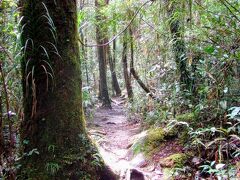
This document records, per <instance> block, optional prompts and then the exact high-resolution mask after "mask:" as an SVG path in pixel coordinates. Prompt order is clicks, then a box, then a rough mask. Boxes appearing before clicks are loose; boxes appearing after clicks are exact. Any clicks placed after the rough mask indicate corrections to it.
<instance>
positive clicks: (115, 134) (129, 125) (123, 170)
mask: <svg viewBox="0 0 240 180" xmlns="http://www.w3.org/2000/svg"><path fill="white" fill-rule="evenodd" d="M94 111H95V112H92V114H93V117H92V120H90V122H89V121H88V122H89V123H88V129H89V133H90V135H91V137H92V138H93V139H94V140H95V141H96V142H97V145H98V148H99V151H100V154H101V155H102V157H103V159H104V161H105V163H106V164H107V165H108V166H109V167H110V168H111V169H112V170H113V171H114V172H116V173H117V174H119V175H120V179H122V180H124V179H126V180H128V179H137V180H141V179H142V178H143V177H142V176H143V175H144V178H145V179H151V180H159V179H165V178H163V173H162V170H161V167H160V166H159V165H158V160H159V159H161V158H162V157H166V156H168V155H169V153H174V152H176V151H179V150H180V149H179V147H178V146H177V145H176V146H175V144H174V143H175V142H169V143H168V144H166V146H164V148H162V149H161V150H160V152H156V153H155V154H154V155H153V157H148V158H146V157H145V156H144V155H143V153H138V154H136V153H134V150H133V148H132V146H133V144H134V141H136V139H139V137H142V136H144V135H145V134H146V131H142V128H141V123H140V122H139V121H138V120H131V121H130V120H128V118H127V115H126V109H125V107H124V101H123V100H121V99H120V98H117V99H116V98H115V99H114V100H113V103H112V109H104V108H101V107H97V108H96V109H95V110H94ZM133 119H134V118H133Z"/></svg>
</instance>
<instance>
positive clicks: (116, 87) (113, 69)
mask: <svg viewBox="0 0 240 180" xmlns="http://www.w3.org/2000/svg"><path fill="white" fill-rule="evenodd" d="M106 48H107V49H106V50H107V52H106V55H107V59H108V62H109V67H110V71H111V77H112V87H113V90H114V91H115V93H116V96H121V89H120V86H119V83H118V79H117V73H116V56H115V52H114V51H116V42H115V41H114V42H113V56H112V55H111V49H110V46H109V45H108V46H107V47H106Z"/></svg>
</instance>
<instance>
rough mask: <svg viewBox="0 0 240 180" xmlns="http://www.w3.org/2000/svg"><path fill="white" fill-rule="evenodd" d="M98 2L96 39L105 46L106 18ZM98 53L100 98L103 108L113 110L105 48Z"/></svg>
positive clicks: (101, 47)
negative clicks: (103, 26) (104, 28)
mask: <svg viewBox="0 0 240 180" xmlns="http://www.w3.org/2000/svg"><path fill="white" fill-rule="evenodd" d="M98 1H99V0H95V6H96V20H97V25H96V39H97V44H104V43H105V36H104V33H103V31H104V30H103V28H102V27H101V25H100V23H101V21H102V20H103V19H104V17H103V16H102V15H101V12H100V9H101V4H100V2H98ZM101 3H102V2H101ZM97 51H98V61H99V98H100V99H101V100H102V106H103V107H108V108H111V100H110V98H109V93H108V85H107V65H106V53H105V52H106V51H105V47H103V46H99V47H97Z"/></svg>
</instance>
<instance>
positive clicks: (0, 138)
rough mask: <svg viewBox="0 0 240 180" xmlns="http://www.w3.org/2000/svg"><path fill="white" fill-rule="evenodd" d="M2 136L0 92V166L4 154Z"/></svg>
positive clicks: (0, 96)
mask: <svg viewBox="0 0 240 180" xmlns="http://www.w3.org/2000/svg"><path fill="white" fill-rule="evenodd" d="M4 148H5V147H4V138H3V108H2V95H1V94H0V166H2V164H3V162H2V159H3V154H4Z"/></svg>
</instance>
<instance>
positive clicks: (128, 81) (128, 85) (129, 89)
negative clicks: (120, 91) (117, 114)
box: [122, 32, 133, 101]
mask: <svg viewBox="0 0 240 180" xmlns="http://www.w3.org/2000/svg"><path fill="white" fill-rule="evenodd" d="M127 45H128V40H127V32H125V33H124V37H123V51H122V65H123V76H124V80H125V86H126V89H127V94H128V98H129V100H130V101H132V100H133V90H132V85H131V74H130V73H129V72H128V62H127V49H128V47H127Z"/></svg>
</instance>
